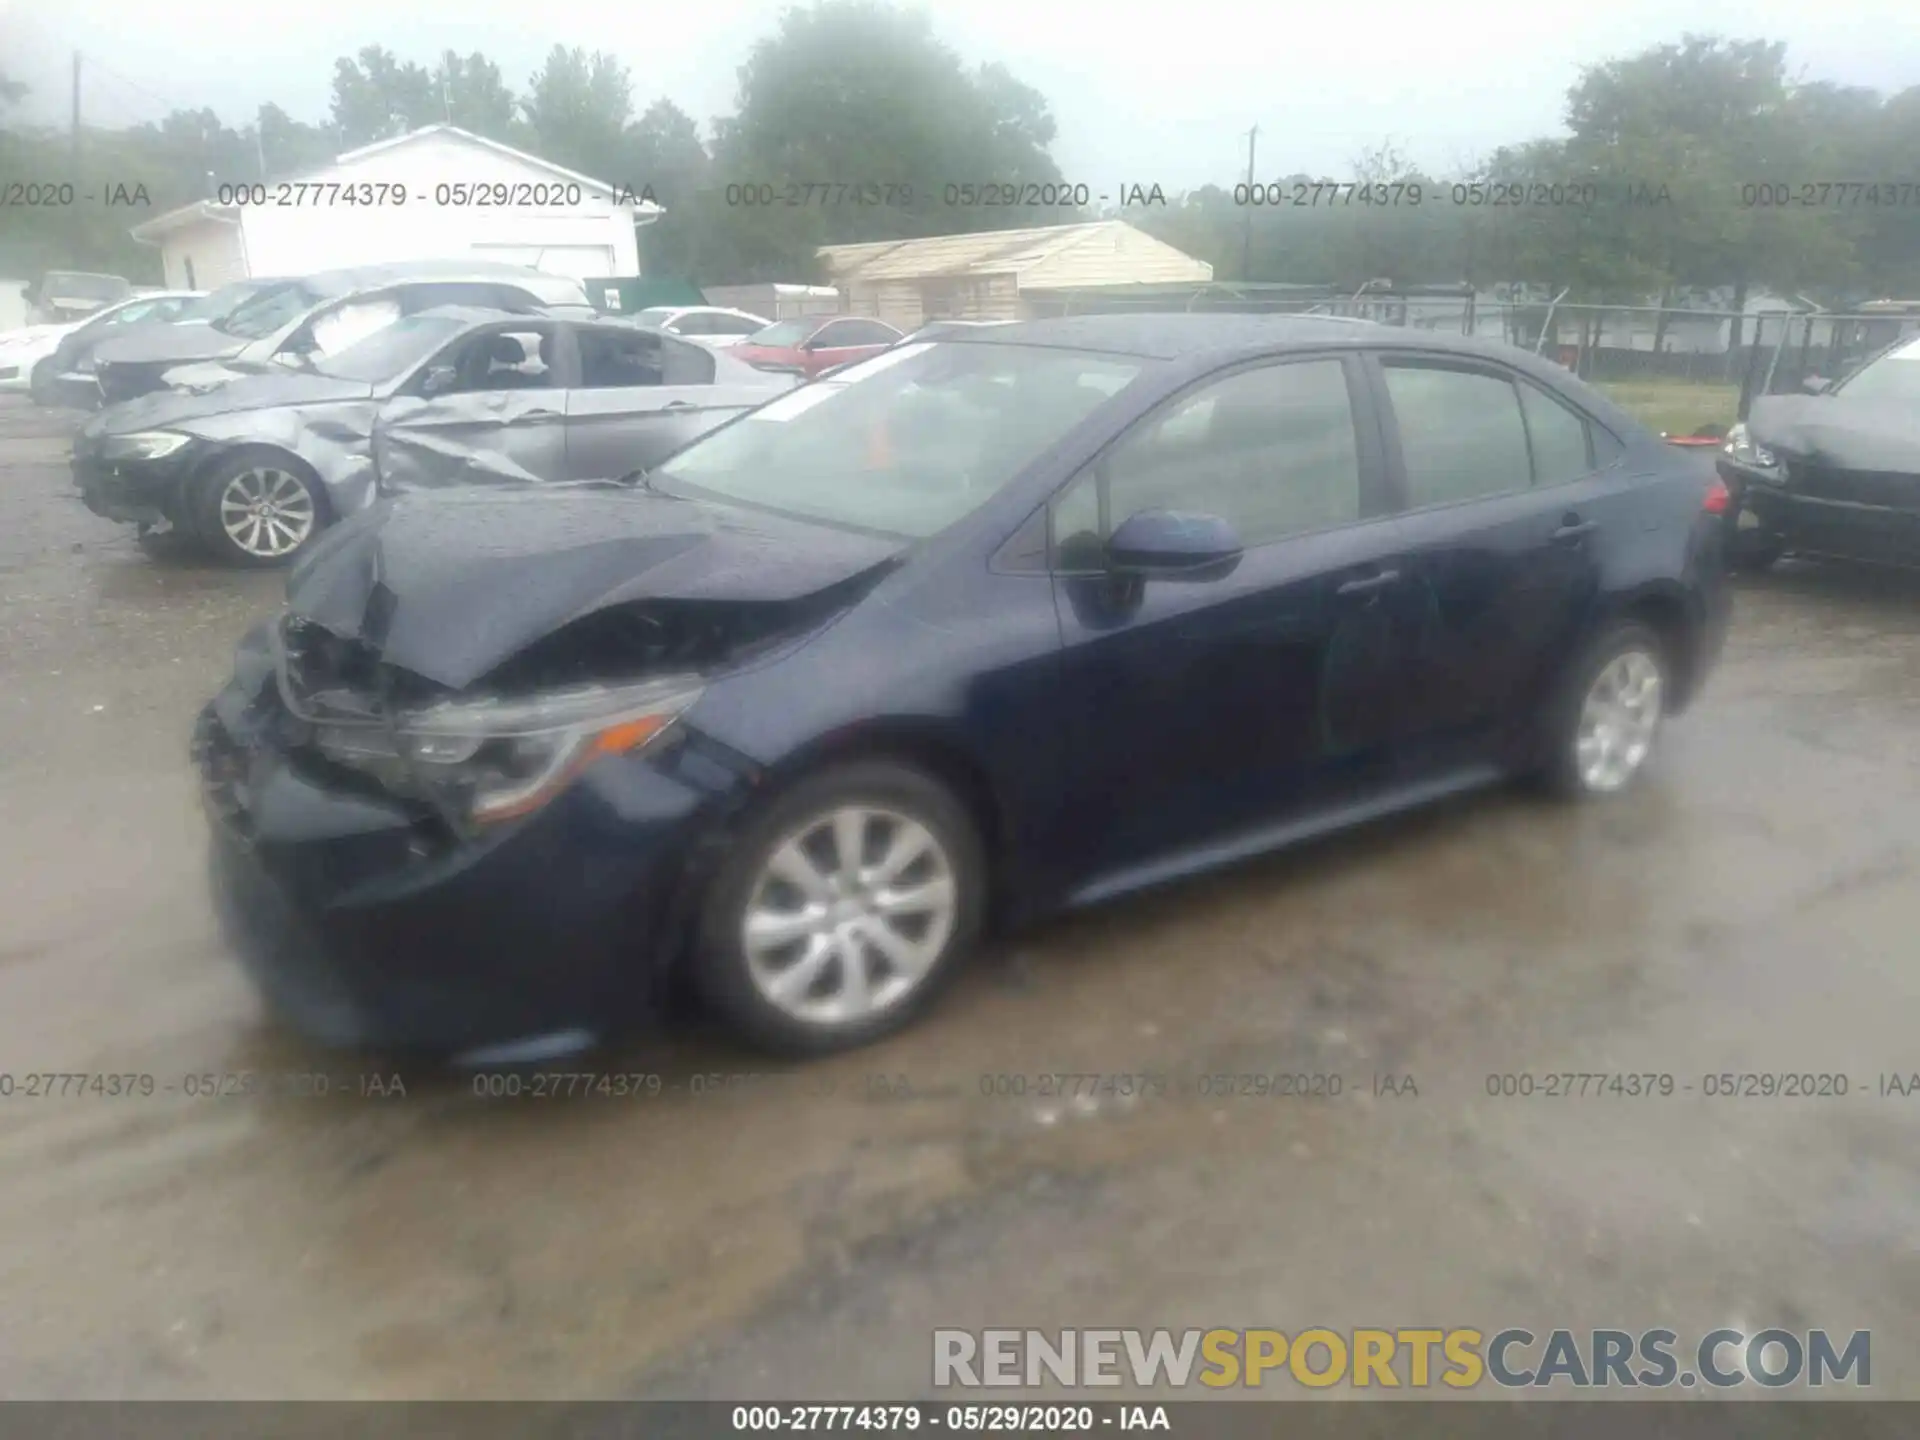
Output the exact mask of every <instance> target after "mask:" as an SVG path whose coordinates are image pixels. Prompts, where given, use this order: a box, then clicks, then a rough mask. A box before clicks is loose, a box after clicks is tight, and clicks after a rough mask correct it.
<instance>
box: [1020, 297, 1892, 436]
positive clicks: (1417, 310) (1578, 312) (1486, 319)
mask: <svg viewBox="0 0 1920 1440" xmlns="http://www.w3.org/2000/svg"><path fill="white" fill-rule="evenodd" d="M1303 292H1305V293H1303ZM1022 298H1023V299H1025V300H1026V301H1027V308H1028V310H1029V313H1032V314H1035V315H1087V314H1096V313H1145V312H1149V311H1158V312H1167V311H1187V312H1196V311H1209V312H1230V313H1238V314H1248V313H1251V314H1277V315H1336V316H1344V317H1348V318H1352V319H1360V320H1372V321H1375V322H1377V323H1379V324H1383V325H1397V326H1404V327H1406V328H1408V329H1414V330H1430V331H1437V332H1440V333H1444V334H1451V335H1473V336H1478V337H1480V338H1483V339H1488V340H1498V341H1504V342H1505V343H1507V344H1509V345H1515V346H1518V347H1520V348H1521V349H1523V350H1530V351H1533V352H1534V353H1536V354H1538V355H1541V356H1543V357H1545V358H1546V359H1549V360H1553V361H1556V362H1557V363H1559V364H1561V365H1564V366H1565V367H1566V368H1567V369H1569V370H1571V371H1573V372H1574V373H1575V374H1576V375H1578V376H1580V378H1581V379H1583V380H1588V381H1591V382H1595V383H1598V384H1632V383H1635V382H1644V383H1646V384H1649V385H1655V384H1660V383H1663V382H1664V383H1668V384H1674V385H1686V384H1696V385H1715V386H1725V387H1736V388H1737V389H1738V391H1739V395H1740V400H1739V413H1740V414H1742V415H1744V414H1745V413H1746V411H1747V406H1748V404H1749V403H1750V402H1751V400H1752V397H1753V396H1755V395H1765V394H1780V393H1784V392H1787V391H1791V390H1794V389H1797V388H1799V387H1800V385H1801V384H1802V382H1803V381H1805V380H1806V379H1808V378H1810V377H1813V376H1821V377H1824V378H1826V379H1828V380H1838V379H1840V378H1841V377H1843V376H1845V375H1847V374H1848V373H1850V372H1851V371H1852V370H1854V369H1855V368H1857V367H1858V366H1859V365H1860V364H1861V363H1862V362H1863V361H1865V360H1867V359H1869V358H1871V357H1872V356H1873V355H1875V354H1877V353H1878V352H1879V351H1881V350H1883V349H1885V348H1886V347H1887V346H1889V345H1891V344H1893V343H1894V342H1895V341H1897V340H1899V339H1901V338H1903V337H1905V336H1913V335H1920V302H1913V303H1910V304H1890V305H1886V306H1882V307H1878V308H1875V309H1872V310H1868V311H1861V312H1858V313H1835V312H1830V311H1787V310H1766V309H1759V308H1752V307H1750V308H1748V309H1747V310H1745V311H1739V310H1711V309H1700V308H1681V307H1675V306H1660V305H1588V304H1567V303H1564V302H1559V301H1554V300H1551V299H1539V300H1527V301H1515V300H1509V299H1501V298H1498V297H1492V298H1490V297H1489V296H1488V295H1487V294H1486V292H1483V291H1481V292H1476V291H1470V290H1467V289H1466V288H1465V287H1460V288H1457V289H1449V290H1447V291H1445V292H1442V293H1432V292H1418V291H1416V292H1409V293H1403V294H1396V293H1393V292H1391V291H1382V292H1371V293H1370V292H1367V291H1362V292H1361V293H1359V294H1355V295H1329V294H1327V293H1326V292H1324V291H1319V292H1317V293H1316V292H1314V291H1313V289H1312V287H1306V286H1294V285H1275V286H1264V285H1234V284H1221V285H1213V286H1206V287H1201V288H1198V289H1194V290H1191V291H1180V292H1177V293H1176V292H1175V291H1174V289H1173V288H1172V287H1151V293H1148V292H1147V290H1146V289H1145V288H1143V290H1142V291H1141V292H1139V293H1132V294H1129V293H1127V292H1126V291H1124V290H1108V291H1107V292H1106V293H1104V294H1102V293H1100V292H1099V291H1096V290H1091V289H1089V290H1085V291H1079V292H1075V293H1071V294H1069V293H1067V292H1051V293H1048V294H1043V295H1036V296H1031V297H1028V296H1023V297H1022Z"/></svg>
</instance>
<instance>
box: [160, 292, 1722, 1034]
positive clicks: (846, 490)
mask: <svg viewBox="0 0 1920 1440" xmlns="http://www.w3.org/2000/svg"><path fill="white" fill-rule="evenodd" d="M1725 505H1726V492H1725V490H1724V489H1723V488H1721V487H1720V486H1719V484H1718V482H1717V481H1715V480H1714V478H1713V476H1712V475H1711V474H1710V473H1709V472H1708V471H1707V470H1706V469H1705V467H1702V466H1701V465H1700V464H1699V463H1698V461H1697V460H1695V459H1693V458H1691V457H1688V456H1686V455H1684V454H1681V453H1678V452H1676V451H1674V450H1672V449H1671V448H1670V447H1668V446H1666V445H1663V444H1662V443H1661V441H1660V440H1659V438H1658V437H1657V436H1655V435H1653V434H1651V433H1649V432H1648V431H1647V430H1645V429H1644V428H1642V427H1641V426H1640V425H1639V424H1637V423H1636V422H1634V421H1633V420H1631V419H1630V418H1628V417H1627V416H1626V415H1625V414H1623V413H1622V412H1621V411H1620V410H1618V409H1617V408H1615V407H1614V406H1613V405H1612V404H1610V403H1609V402H1608V401H1607V400H1606V399H1605V398H1604V397H1602V396H1601V395H1599V394H1598V393H1596V392H1595V391H1593V390H1591V389H1589V388H1587V387H1586V386H1584V385H1582V384H1580V383H1579V382H1578V381H1576V380H1574V379H1572V378H1571V377H1570V376H1568V375H1567V374H1566V373H1565V372H1564V371H1562V370H1560V369H1557V368H1555V367H1554V366H1551V365H1549V364H1546V363H1544V362H1542V361H1539V360H1536V359H1534V358H1533V357H1531V356H1529V355H1526V354H1522V353H1520V352H1518V351H1515V350H1512V349H1509V348H1506V347H1501V346H1493V345H1487V344H1480V343H1476V342H1468V341H1462V340H1458V339H1451V338H1447V337H1441V336H1435V335H1431V334H1422V333H1417V332H1409V331H1404V330H1396V329H1388V328H1384V327H1377V326H1372V325H1365V324H1358V323H1351V322H1345V323H1343V322H1339V321H1334V320H1312V319H1282V318H1262V317H1247V316H1200V315H1177V316H1134V317H1119V316H1113V317H1089V318H1084V319H1071V320H1058V321H1042V322H1034V323H1026V324H1017V325H1006V326H998V327H992V328H983V329H979V330H976V331H973V332H971V333H954V334H952V335H949V336H947V337H945V338H941V339H938V340H934V341H928V342H918V343H912V344H907V345H903V346H899V347H896V348H895V349H893V350H890V351H888V352H887V353H885V354H884V355H881V356H879V357H877V358H875V359H873V360H870V361H867V362H865V363H863V364H860V365H857V366H855V367H852V368H850V369H847V370H845V371H842V372H840V373H838V374H836V375H835V376H833V377H831V378H830V379H828V380H825V381H822V382H819V383H815V384H813V385H809V386H806V387H804V388H802V389H799V390H796V391H793V392H791V393H789V394H788V395H786V396H784V397H782V398H780V399H776V400H774V401H773V402H771V403H770V404H767V405H764V406H762V407H761V408H759V409H758V410H755V411H753V412H751V413H749V414H748V415H746V416H745V417H743V418H741V419H739V420H737V421H735V422H733V423H731V424H728V425H726V426H725V427H723V428H721V429H719V430H717V431H715V432H713V433H712V434H710V435H709V436H707V437H706V438H704V439H702V440H700V441H698V442H696V443H694V444H693V445H691V446H690V447H688V448H686V449H684V450H682V451H680V452H679V453H678V454H676V455H675V456H673V457H672V458H670V459H669V460H667V461H666V462H665V463H663V464H661V465H660V466H659V467H658V468H657V469H655V470H653V471H651V472H648V473H646V474H643V475H639V476H635V477H632V479H631V480H630V481H628V482H626V483H625V484H622V485H600V486H583V487H576V488H563V489H559V490H556V489H553V488H551V487H549V488H547V489H544V490H541V491H537V492H528V493H519V492H512V491H499V490H486V491H475V492H470V493H461V492H442V493H438V494H433V495H425V496H418V497H408V496H402V497H398V498H396V499H393V500H389V501H386V502H383V503H381V504H379V505H376V506H375V507H374V508H372V509H371V510H368V511H366V512H364V513H362V514H361V515H359V516H357V517H355V518H354V519H352V520H350V521H348V522H347V523H345V524H342V525H340V526H338V527H337V528H336V529H334V530H333V531H331V532H330V533H329V534H327V535H326V536H324V537H323V538H322V539H321V541H320V542H319V543H318V544H317V545H316V547H315V548H314V550H313V551H312V553H311V554H310V556H309V557H308V558H307V560H306V561H305V562H304V563H303V564H302V565H301V566H300V567H299V568H298V569H297V570H296V571H295V572H294V574H293V575H292V577H291V579H290V581H289V585H288V608H287V611H286V613H285V615H283V616H282V617H280V618H278V619H276V620H274V621H272V622H270V623H268V624H266V625H263V626H261V627H259V628H258V629H256V630H255V631H254V632H253V633H252V634H250V635H249V636H248V637H247V638H246V639H245V640H244V641H243V642H242V644H241V646H240V649H239V653H238V656H237V659H236V666H235V674H234V678H233V680H232V682H231V683H230V684H229V685H228V686H227V687H226V688H225V689H224V690H223V691H222V692H221V693H220V695H219V696H218V697H217V698H216V699H215V700H214V701H213V703H212V704H211V705H209V706H208V707H207V709H206V711H205V712H204V714H203V715H202V717H201V720H200V723H199V726H198V729H197V732H196V740H195V752H196V756H197V759H198V763H199V766H200V769H201V771H202V775H203V779H204V790H205V795H206V800H207V808H208V812H209V814H210V816H211V818H212V822H213V831H214V843H213V846H212V851H211V854H212V866H213V882H214V895H215V898H216V902H217V906H218V909H219V912H220V914H221V916H222V919H223V921H224V923H225V927H226V929H227V931H228V933H229V935H230V936H231V937H232V939H233V942H234V944H235V947H236V948H237V949H238V951H239V952H240V954H241V955H242V956H243V957H244V959H245V961H246V963H247V965H248V966H249V968H250V969H251V971H252V972H253V974H254V975H255V977H256V978H257V980H258V982H259V984H260V986H261V987H262V989H263V990H264V991H265V992H266V994H267V996H268V997H269V999H270V1001H271V1003H272V1004H273V1005H274V1007H275V1008H276V1009H277V1010H279V1011H280V1012H281V1013H282V1014H284V1015H285V1016H286V1017H288V1018H289V1019H290V1020H291V1021H293V1022H294V1023H295V1024H296V1025H298V1026H299V1027H301V1028H303V1029H305V1030H306V1031H308V1032H309V1033H311V1034H313V1035H316V1036H318V1037H320V1038H321V1039H323V1040H326V1041H329V1042H334V1043H340V1044H353V1045H370V1046H375V1047H380V1048H401V1049H419V1050H424V1051H428V1052H433V1053H437V1054H440V1055H443V1056H451V1057H454V1058H457V1059H460V1060H463V1061H465V1062H466V1063H489V1062H493V1061H502V1060H508V1059H523V1060H525V1059H537V1058H545V1057H548V1056H551V1055H554V1054H557V1053H561V1052H564V1051H565V1050H567V1049H570V1048H573V1047H577V1046H582V1045H585V1044H589V1043H591V1042H593V1041H595V1040H598V1039H601V1038H603V1037H605V1036H606V1035H608V1034H609V1033H611V1032H614V1031H616V1030H618V1029H620V1028H622V1027H624V1026H625V1025H626V1024H628V1023H629V1022H632V1021H634V1020H635V1019H638V1018H640V1017H642V1016H645V1015H648V1014H650V1013H653V1012H654V1011H656V1010H657V1008H658V1002H659V1000H660V998H661V996H662V995H663V994H664V993H665V986H666V982H668V981H670V980H675V979H678V978H686V979H690V980H691V981H692V982H693V983H694V985H695V986H697V988H698V989H699V990H700V991H701V992H703V993H704V995H705V996H706V997H707V999H708V1000H710V1001H711V1002H712V1003H713V1004H714V1005H715V1006H716V1007H717V1008H718V1010H719V1011H720V1012H721V1013H722V1014H723V1015H724V1016H725V1017H726V1018H727V1019H728V1020H729V1021H730V1022H731V1023H732V1024H733V1025H734V1026H735V1027H737V1029H738V1030H739V1031H741V1032H743V1033H744V1034H745V1035H746V1036H748V1037H751V1038H752V1039H753V1040H755V1041H757V1042H759V1043H761V1044H764V1045H766V1046H769V1047H772V1048H775V1049H779V1050H783V1051H789V1052H817V1051H824V1050H829V1049H835V1048H839V1047H843V1046H847V1045H853V1044H858V1043H861V1042H863V1041H868V1040H871V1039H873V1038H875V1037H876V1036H879V1035H881V1034H883V1033H886V1032H888V1031H890V1030H893V1029H895V1028H896V1027H898V1026H900V1025H902V1024H904V1023H905V1022H906V1021H907V1020H908V1019H909V1018H910V1017H912V1016H913V1015H915V1014H916V1013H918V1012H920V1011H921V1010H922V1009H923V1008H924V1007H925V1005H926V1004H927V1003H928V1002H929V1001H930V1000H931V999H932V998H933V997H934V995H935V994H936V992H937V991H938V990H939V989H940V987H941V985H942V983H943V982H944V981H945V980H947V979H948V978H949V977H950V976H951V975H952V973H953V972H954V971H955V969H956V968H957V967H958V966H959V965H960V964H961V963H962V961H963V960H964V959H965V957H966V955H967V953H968V952H969V951H970V950H971V949H973V947H974V945H975V942H976V940H977V939H978V938H979V937H980V935H981V933H982V932H983V930H985V929H987V928H989V927H997V926H1005V925H1009V924H1016V923H1019V922H1022V921H1025V920H1028V919H1031V918H1032V917H1034V916H1036V915H1039V914H1042V913H1045V912H1049V911H1054V910H1058V909H1061V908H1064V907H1072V906H1078V905H1084V904H1088V903H1090V902H1094V901H1099V900H1105V899H1107V898H1109V897H1112V896H1116V895H1120V894H1124V893H1126V892H1128V891H1132V890H1136V889H1139V888H1141V887H1143V886H1147V885H1152V884H1155V883H1158V882H1162V881H1167V880H1172V879H1175V878H1177V877H1180V876H1183V875H1187V874H1190V873H1193V872H1196V871H1201V870H1206V869H1209V868H1211V867H1214V866H1218V865H1222V864H1226V863H1229V862H1232V861H1235V860H1239V859H1241V858H1243V857H1246V856H1250V855H1254V854H1257V853H1259V852H1262V851H1267V850H1271V849H1274V848H1275V847H1277V846H1282V845H1286V844H1290V843H1292V842H1294V841H1297V840H1302V839H1305V838H1307V837H1309V836H1313V835H1318V834H1321V833H1323V832H1326V831H1330V830H1335V829H1338V828H1341V827H1343V826H1348V825H1352V824H1354V823H1356V822H1359V821H1363V820H1367V819H1370V818H1373V817H1376V816H1380V815H1384V814H1387V813H1389V812H1392V811H1397V810H1401V809H1404V808H1406V807H1409V806H1413V805H1417V804H1419V803H1421V802H1424V801H1428V800H1433V799H1435V798H1437V797H1440V796H1444V795H1448V794H1452V793H1455V792H1458V791H1462V790H1465V789H1467V788H1469V787H1473V786H1479V785H1485V784H1489V783H1492V782H1495V781H1497V780H1500V779H1502V778H1503V777H1509V776H1517V775H1536V776H1540V777H1544V778H1545V779H1546V780H1547V781H1549V782H1550V783H1551V784H1552V785H1553V786H1555V787H1557V788H1558V789H1559V790H1561V791H1562V792H1565V793H1567V794H1569V795H1571V796H1576V797H1588V796H1599V795H1605V794H1609V793H1612V792H1615V791H1618V790H1620V789H1621V788H1622V787H1623V786H1625V785H1627V784H1628V783H1629V782H1631V781H1632V780H1633V779H1634V778H1635V777H1636V776H1637V775H1638V774H1639V773H1640V771H1641V770H1642V768H1643V766H1644V765H1645V763H1646V760H1647V757H1648V754H1649V751H1650V749H1651V747H1652V745H1653V743H1654V740H1655V736H1656V732H1657V730H1658V727H1659V726H1660V723H1661V722H1662V720H1663V719H1664V718H1665V717H1667V716H1668V715H1671V714H1673V713H1675V712H1676V711H1678V710H1680V709H1681V708H1683V707H1684V706H1685V705H1686V704H1687V703H1688V702H1689V701H1690V700H1691V699H1692V698H1693V696H1694V695H1695V694H1697V693H1698V691H1699V688H1700V685H1701V682H1702V680H1703V678H1704V677H1705V675H1706V673H1707V671H1708V670H1709V668H1710V667H1711V665H1712V663H1713V662H1714V660H1715V658H1716V656H1717V654H1718V650H1719V647H1720V642H1721V639H1722V636H1723V635H1724V630H1725V616H1726V598H1725V592H1724V589H1723V586H1722V579H1721V557H1720V545H1721V538H1720V537H1721V533H1722V528H1723V527H1722V525H1721V523H1720V518H1719V517H1720V516H1721V514H1722V513H1723V512H1724V509H1725Z"/></svg>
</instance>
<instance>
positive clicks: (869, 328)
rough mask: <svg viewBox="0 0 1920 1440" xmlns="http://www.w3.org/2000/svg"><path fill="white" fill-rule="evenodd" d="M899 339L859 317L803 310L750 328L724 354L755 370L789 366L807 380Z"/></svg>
mask: <svg viewBox="0 0 1920 1440" xmlns="http://www.w3.org/2000/svg"><path fill="white" fill-rule="evenodd" d="M902 338H903V337H902V335H901V333H900V332H899V331H898V330H896V329H894V328H893V326H891V325H888V324H885V323H883V322H882V321H879V320H869V319H866V318H865V317H864V316H858V315H808V316H806V317H804V318H803V319H799V320H780V321H777V322H775V323H774V324H772V325H769V326H767V328H766V329H764V330H760V331H756V332H755V333H754V334H752V335H749V336H747V338H746V339H744V340H742V341H741V342H740V343H739V344H738V345H735V346H732V347H730V348H729V349H728V351H727V354H728V355H730V356H731V357H733V358H734V359H736V360H744V361H746V362H747V364H749V365H751V366H753V367H754V368H755V369H758V370H790V371H795V372H797V373H799V374H801V375H804V376H806V377H807V379H809V380H811V379H812V378H813V377H814V376H816V375H818V374H819V373H820V372H821V371H822V370H831V369H832V368H833V367H834V366H836V365H845V364H847V363H848V362H849V361H853V360H865V359H866V358H867V357H868V356H870V355H878V354H879V353H880V352H881V351H882V350H884V349H886V348H887V347H888V346H889V345H891V344H893V343H894V342H895V341H897V340H900V339H902Z"/></svg>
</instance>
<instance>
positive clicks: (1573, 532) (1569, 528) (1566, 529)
mask: <svg viewBox="0 0 1920 1440" xmlns="http://www.w3.org/2000/svg"><path fill="white" fill-rule="evenodd" d="M1599 528H1600V525H1599V522H1598V521H1595V520H1576V519H1569V520H1567V521H1566V522H1564V523H1563V524H1562V525H1561V526H1560V528H1559V529H1558V530H1556V531H1554V532H1553V538H1554V541H1555V543H1557V544H1560V545H1568V544H1571V543H1572V542H1574V541H1575V540H1580V539H1584V538H1585V537H1586V536H1588V535H1591V534H1592V533H1593V532H1594V531H1596V530H1598V529H1599Z"/></svg>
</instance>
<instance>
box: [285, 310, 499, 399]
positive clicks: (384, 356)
mask: <svg viewBox="0 0 1920 1440" xmlns="http://www.w3.org/2000/svg"><path fill="white" fill-rule="evenodd" d="M466 328H467V322H466V321H464V320H454V319H450V318H448V317H447V316H444V315H410V316H408V317H407V318H406V319H404V320H395V321H394V322H392V323H391V324H389V325H385V326H382V327H381V328H380V329H378V330H376V331H374V332H373V333H372V334H371V335H369V336H367V337H366V338H365V339H364V340H361V341H358V342H357V343H355V344H352V345H349V346H347V348H346V349H344V350H342V351H340V352H339V353H338V354H335V355H323V356H317V357H316V358H315V359H314V360H313V362H312V363H313V369H314V370H315V371H316V372H318V373H319V374H321V375H331V376H333V377H334V378H335V379H338V380H357V381H359V382H361V383H362V384H365V385H378V384H379V383H381V382H382V381H384V380H392V379H395V378H397V377H398V376H401V375H404V374H406V373H407V372H408V371H410V370H411V369H413V367H414V366H416V365H418V364H420V363H421V361H423V360H425V359H426V358H427V357H428V356H429V355H431V354H433V352H434V351H436V350H438V349H439V348H440V347H441V346H442V345H444V344H446V343H447V342H448V341H449V340H451V339H453V337H454V336H456V335H458V334H459V333H460V332H461V331H462V330H464V329H466Z"/></svg>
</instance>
